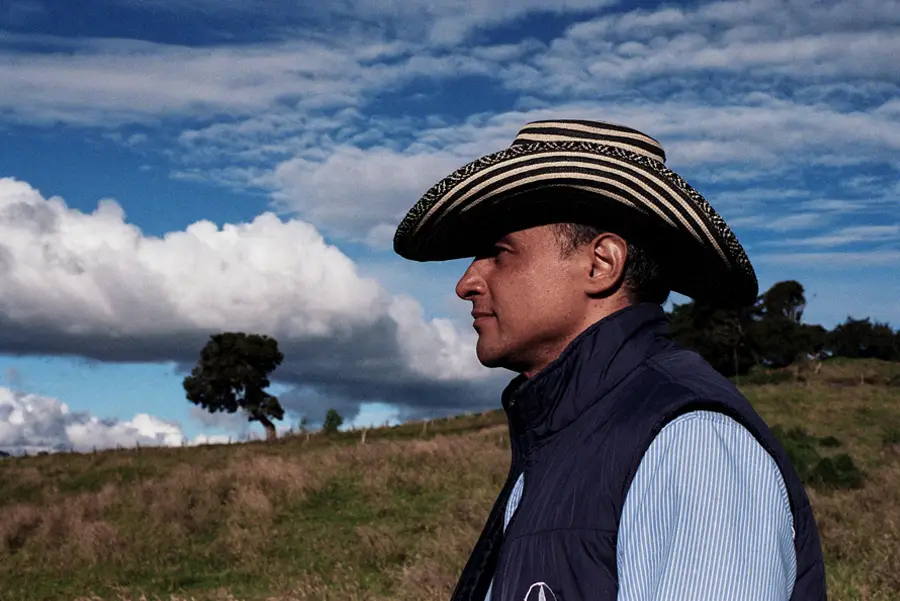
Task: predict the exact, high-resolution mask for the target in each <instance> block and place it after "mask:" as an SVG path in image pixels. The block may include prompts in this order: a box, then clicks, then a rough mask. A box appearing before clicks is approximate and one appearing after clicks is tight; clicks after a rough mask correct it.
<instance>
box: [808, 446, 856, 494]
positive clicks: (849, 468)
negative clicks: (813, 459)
mask: <svg viewBox="0 0 900 601" xmlns="http://www.w3.org/2000/svg"><path fill="white" fill-rule="evenodd" d="M809 481H810V484H812V485H814V486H816V487H817V488H821V489H840V488H862V486H863V475H862V472H860V471H859V468H857V467H856V464H855V463H853V459H852V458H851V457H850V455H847V454H846V453H841V454H840V455H835V456H834V457H825V458H823V459H821V460H820V461H819V463H818V464H817V465H816V466H815V467H814V468H813V469H812V471H811V472H810V477H809Z"/></svg>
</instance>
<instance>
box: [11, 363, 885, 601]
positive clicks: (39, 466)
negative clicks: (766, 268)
mask: <svg viewBox="0 0 900 601" xmlns="http://www.w3.org/2000/svg"><path fill="white" fill-rule="evenodd" d="M876 367H877V366H876ZM835 369H836V370H837V371H834V370H833V371H831V372H826V371H825V370H824V369H823V370H822V371H821V372H820V374H816V376H822V375H823V374H824V377H825V378H826V379H825V380H819V381H813V380H811V379H809V380H807V381H803V382H795V383H789V384H780V385H760V386H749V387H746V388H745V391H746V393H747V395H748V397H749V398H750V400H751V401H752V402H753V403H754V405H755V406H756V407H757V408H758V409H759V411H760V413H762V415H763V417H764V418H766V420H767V421H768V422H769V423H770V424H781V425H783V426H785V427H792V426H803V427H805V428H807V429H808V430H809V431H810V432H811V433H812V434H814V435H816V436H829V435H833V436H835V437H837V438H838V439H839V440H840V442H841V446H840V447H838V448H836V449H834V452H847V453H849V454H850V455H851V456H852V457H853V458H854V460H855V461H856V462H857V463H858V464H859V465H860V467H861V468H862V469H863V471H864V473H865V475H866V478H865V486H864V488H862V489H860V490H849V491H848V490H843V491H840V490H839V491H832V492H825V491H818V490H810V497H811V499H812V502H813V504H814V507H815V511H816V516H817V519H818V521H819V524H820V528H821V532H822V539H823V545H824V548H825V553H826V562H827V566H828V579H829V588H830V591H829V593H830V594H829V597H830V598H831V599H832V600H834V601H888V600H890V599H896V598H897V595H896V593H895V591H897V590H900V552H898V551H900V437H898V436H897V435H896V433H897V432H900V389H898V388H896V387H892V386H888V385H871V384H865V385H858V384H857V385H853V386H851V385H849V384H848V383H846V382H845V381H844V380H845V379H846V378H848V377H851V376H852V374H850V376H848V375H847V374H845V373H843V371H842V370H845V369H847V368H846V367H845V366H836V368H835ZM866 369H869V368H868V367H867V368H866ZM838 372H840V373H838ZM866 373H867V374H869V375H870V379H872V380H876V381H877V379H878V378H879V377H881V378H884V379H885V381H887V380H889V377H887V376H885V375H884V374H883V373H881V372H878V373H871V374H870V373H869V372H866ZM829 378H830V379H829ZM835 378H836V380H835ZM503 421H504V420H503V417H502V415H499V414H489V415H485V416H472V417H467V418H462V419H458V420H447V421H446V422H443V423H434V424H433V425H430V426H429V432H428V435H427V437H426V438H424V439H418V438H417V437H419V436H421V435H422V426H421V424H411V425H409V426H407V427H405V429H404V428H403V427H401V428H391V429H388V430H384V431H372V432H370V433H369V435H368V439H367V442H366V444H360V441H359V433H355V434H354V433H348V434H345V435H341V436H338V437H337V438H333V439H327V440H326V439H323V438H319V439H316V438H315V437H314V438H313V439H312V441H311V442H309V443H307V442H305V439H300V438H297V439H287V440H281V441H278V442H276V443H274V444H264V443H252V444H245V445H235V446H231V447H212V446H210V447H203V448H198V449H197V448H195V449H157V450H146V449H145V450H143V451H141V453H135V452H109V453H98V454H96V455H84V456H78V455H60V456H49V457H31V458H27V459H16V460H13V461H7V462H0V507H2V509H0V583H2V584H0V599H4V600H5V599H7V598H9V599H15V601H31V600H37V599H41V600H43V599H83V600H84V601H88V600H90V601H112V600H116V601H151V600H152V601H164V600H165V601H188V600H191V601H238V600H241V601H263V600H268V601H307V600H313V599H315V600H322V599H341V600H346V599H357V600H367V601H368V600H371V601H386V600H388V599H391V600H397V601H427V600H438V599H446V598H448V597H449V595H450V593H451V591H452V589H453V586H454V585H455V583H456V579H457V577H458V575H459V570H460V569H461V567H462V563H463V562H464V561H465V559H466V557H467V555H468V553H469V551H470V549H471V545H472V543H473V542H474V540H475V538H476V537H477V535H478V533H479V532H480V530H481V527H482V525H483V523H484V519H485V518H486V516H487V512H488V510H489V509H490V506H491V504H492V502H493V500H494V497H495V495H496V493H497V491H498V490H499V488H500V486H501V484H502V481H503V478H504V476H505V472H506V468H507V466H508V450H507V445H508V439H507V437H506V432H505V426H504V425H503ZM442 429H443V433H441V432H442ZM436 432H437V435H435V433H436ZM829 452H830V450H829ZM4 588H6V589H8V590H4Z"/></svg>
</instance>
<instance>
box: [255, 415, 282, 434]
mask: <svg viewBox="0 0 900 601" xmlns="http://www.w3.org/2000/svg"><path fill="white" fill-rule="evenodd" d="M257 419H258V420H259V423H261V424H262V426H263V428H265V429H266V440H275V439H276V438H278V434H277V433H276V432H275V424H273V423H272V422H271V421H269V418H267V417H266V416H265V415H260V416H259V417H258V418H257Z"/></svg>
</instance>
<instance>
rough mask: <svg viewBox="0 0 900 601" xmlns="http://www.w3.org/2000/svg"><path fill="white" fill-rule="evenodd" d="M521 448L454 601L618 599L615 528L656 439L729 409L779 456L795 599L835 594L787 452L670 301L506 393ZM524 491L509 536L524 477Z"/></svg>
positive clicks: (630, 311)
mask: <svg viewBox="0 0 900 601" xmlns="http://www.w3.org/2000/svg"><path fill="white" fill-rule="evenodd" d="M502 400H503V407H504V409H505V411H506V413H507V417H508V420H509V428H510V440H511V446H512V465H511V468H510V472H509V478H508V479H507V482H506V485H505V486H504V487H503V490H502V491H501V493H500V496H499V498H498V499H497V502H496V503H495V505H494V508H493V510H492V511H491V514H490V516H489V517H488V520H487V523H486V524H485V527H484V531H483V532H482V534H481V537H480V538H479V539H478V542H477V543H476V545H475V549H474V550H473V552H472V555H471V557H470V558H469V561H468V563H467V564H466V566H465V569H464V570H463V573H462V576H461V577H460V580H459V583H458V584H457V587H456V590H455V591H454V593H453V597H452V600H453V601H484V598H485V594H486V593H487V590H488V586H489V585H490V584H491V579H492V578H493V590H492V595H491V597H492V599H491V601H523V600H525V599H526V598H529V599H530V597H535V599H538V598H540V592H541V591H538V592H537V593H534V591H531V592H529V587H530V586H532V585H533V584H534V583H536V582H543V583H546V584H547V587H548V588H549V589H550V590H552V591H554V594H555V596H556V598H557V600H558V601H581V600H588V599H590V600H591V601H614V600H615V599H616V595H617V591H618V579H617V568H616V535H617V531H618V525H619V519H620V516H621V514H622V506H623V504H624V501H625V497H626V494H627V492H628V488H629V486H630V484H631V481H632V479H633V478H634V474H635V472H636V471H637V468H638V465H639V463H640V461H641V458H642V457H643V455H644V452H645V451H646V450H647V448H648V447H649V446H650V443H651V441H652V440H653V438H654V437H655V436H656V434H657V433H658V432H659V431H660V430H661V429H662V428H663V426H665V425H666V424H667V423H669V422H670V421H671V420H673V419H675V418H676V417H678V416H679V415H681V414H683V413H686V412H689V411H694V410H701V409H702V410H707V411H717V412H720V413H724V414H726V415H728V416H730V417H732V418H733V419H735V420H736V421H738V422H739V423H740V424H742V425H743V426H744V427H745V428H747V430H749V431H750V432H751V433H752V434H753V436H754V437H755V438H756V439H757V440H758V441H759V442H760V444H761V445H762V446H763V448H765V449H766V451H768V453H769V454H770V455H771V456H772V458H773V459H774V460H775V463H776V464H777V465H778V467H779V469H780V470H781V474H782V476H783V478H784V482H785V485H786V487H787V491H788V496H789V498H790V504H791V512H792V514H793V519H794V530H795V532H796V537H795V541H794V547H795V550H796V554H797V578H796V583H795V585H794V591H793V595H792V596H791V601H824V600H825V599H826V593H825V568H824V564H823V561H822V550H821V546H820V541H819V534H818V529H817V527H816V523H815V520H814V518H813V513H812V509H811V507H810V504H809V499H808V498H807V495H806V492H805V491H804V489H803V486H802V484H801V482H800V479H799V478H798V476H797V474H796V472H795V471H794V468H793V466H792V465H791V463H790V460H789V459H788V457H787V455H786V453H785V451H784V449H783V448H782V447H781V445H780V444H779V443H778V441H777V440H776V439H775V438H774V436H773V435H772V433H771V432H770V430H769V428H768V427H767V426H766V424H765V423H764V422H763V421H762V419H761V418H760V417H759V416H758V415H757V413H756V412H755V411H754V410H753V408H752V407H751V406H750V404H749V402H747V400H746V399H745V398H744V397H743V396H741V394H740V393H739V392H738V391H737V389H736V388H735V387H734V386H733V385H732V384H731V382H730V381H729V380H728V379H726V378H724V377H723V376H721V375H720V374H719V373H718V372H716V371H715V370H714V369H712V368H711V367H710V366H709V364H707V363H706V362H705V361H704V360H703V359H702V358H700V356H699V355H697V354H696V353H694V352H692V351H689V350H686V349H684V348H682V347H680V346H679V345H677V344H676V343H675V342H673V341H672V340H671V339H670V338H669V336H668V323H667V321H666V317H665V313H663V311H662V309H661V307H659V305H655V304H640V305H635V306H632V307H629V308H626V309H624V310H622V311H619V312H618V313H616V314H614V315H612V316H610V317H608V318H606V319H604V320H601V321H599V322H597V323H596V324H594V325H592V326H591V327H590V328H588V329H587V330H585V331H584V332H583V333H582V334H581V335H579V336H578V337H577V338H576V339H575V340H574V341H573V342H572V343H571V344H570V345H569V346H568V347H567V348H566V350H565V351H564V352H563V353H562V354H561V355H560V357H559V358H558V359H557V360H556V361H554V362H553V363H551V364H550V365H549V366H547V367H546V368H545V369H544V370H543V371H541V372H540V373H539V374H537V375H536V376H535V377H534V378H533V379H530V380H529V379H526V378H524V377H523V376H519V377H517V378H516V379H514V380H513V381H512V382H511V383H510V385H509V386H508V387H507V388H506V390H505V391H504V393H503V399H502ZM522 472H524V473H525V483H526V484H525V489H524V493H523V495H522V499H521V501H520V503H519V506H518V510H517V511H516V514H515V516H514V517H513V519H512V521H511V522H510V523H509V526H508V528H507V530H506V533H505V534H504V533H503V515H504V509H505V507H506V502H507V500H508V498H509V494H510V492H511V490H512V487H513V484H514V482H515V479H516V478H517V477H518V476H519V474H520V473H522Z"/></svg>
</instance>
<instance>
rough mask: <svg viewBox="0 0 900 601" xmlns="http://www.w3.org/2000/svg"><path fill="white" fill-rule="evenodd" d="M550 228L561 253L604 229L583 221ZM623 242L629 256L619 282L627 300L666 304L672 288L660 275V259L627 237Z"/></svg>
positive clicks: (572, 249) (571, 251)
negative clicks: (554, 231) (626, 295)
mask: <svg viewBox="0 0 900 601" xmlns="http://www.w3.org/2000/svg"><path fill="white" fill-rule="evenodd" d="M553 227H554V229H555V230H556V235H557V238H558V239H559V242H560V251H561V252H562V253H563V256H571V255H572V253H574V252H575V251H576V250H578V249H579V248H580V247H582V246H584V245H585V244H588V243H590V242H592V241H593V240H594V238H596V237H597V236H599V235H600V234H602V233H604V232H605V231H606V230H603V229H601V228H599V227H596V226H593V225H587V224H583V223H555V224H553ZM626 244H627V252H628V259H627V260H626V262H625V273H624V277H623V281H622V285H623V287H624V288H625V290H626V292H627V294H628V297H629V299H630V300H631V302H633V303H641V302H650V303H657V304H660V305H661V304H663V303H665V302H666V299H668V298H669V293H670V292H671V290H670V288H669V285H668V283H667V282H666V279H665V278H664V277H663V273H662V269H661V268H660V265H659V262H658V261H657V260H656V259H655V258H654V256H653V254H652V253H651V252H649V251H648V250H647V249H646V248H644V247H643V246H642V245H640V244H635V243H632V242H629V241H627V240H626Z"/></svg>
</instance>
